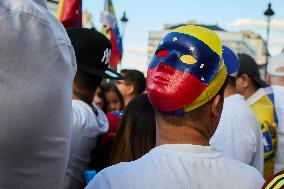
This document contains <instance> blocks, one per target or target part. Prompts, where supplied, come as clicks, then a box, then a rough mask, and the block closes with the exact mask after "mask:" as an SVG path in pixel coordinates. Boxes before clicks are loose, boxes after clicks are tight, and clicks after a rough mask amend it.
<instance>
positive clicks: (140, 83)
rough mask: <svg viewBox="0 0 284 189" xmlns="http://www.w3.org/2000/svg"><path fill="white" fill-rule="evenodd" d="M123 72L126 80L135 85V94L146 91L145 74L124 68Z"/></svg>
mask: <svg viewBox="0 0 284 189" xmlns="http://www.w3.org/2000/svg"><path fill="white" fill-rule="evenodd" d="M121 74H122V75H123V76H124V79H123V80H124V81H125V82H126V83H128V84H130V85H133V87H134V90H133V94H134V96H136V95H139V94H141V93H143V92H144V91H145V87H146V79H145V77H144V74H143V73H142V72H140V71H138V70H130V69H123V70H121Z"/></svg>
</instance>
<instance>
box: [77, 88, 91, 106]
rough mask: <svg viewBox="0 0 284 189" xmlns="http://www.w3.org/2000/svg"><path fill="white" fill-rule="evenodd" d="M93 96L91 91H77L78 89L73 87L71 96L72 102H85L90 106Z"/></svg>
mask: <svg viewBox="0 0 284 189" xmlns="http://www.w3.org/2000/svg"><path fill="white" fill-rule="evenodd" d="M93 96H94V92H92V91H87V90H85V91H84V90H79V89H78V88H76V87H73V95H72V99H73V100H82V101H84V102H86V103H87V104H92V102H93Z"/></svg>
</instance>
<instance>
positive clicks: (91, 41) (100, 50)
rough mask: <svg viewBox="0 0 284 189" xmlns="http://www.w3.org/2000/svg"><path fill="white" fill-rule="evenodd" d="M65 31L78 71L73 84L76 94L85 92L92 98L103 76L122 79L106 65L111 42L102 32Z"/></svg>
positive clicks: (76, 29) (82, 29)
mask: <svg viewBox="0 0 284 189" xmlns="http://www.w3.org/2000/svg"><path fill="white" fill-rule="evenodd" d="M67 33H68V36H69V38H70V40H71V43H72V45H73V47H74V50H75V54H76V61H77V67H78V71H77V73H76V76H75V79H74V86H75V87H76V90H77V92H78V94H79V92H80V93H85V92H86V93H88V95H86V94H85V95H84V96H88V98H89V99H92V98H93V97H92V96H91V95H93V93H94V92H95V90H96V88H97V87H98V86H99V84H100V82H101V81H102V79H103V78H109V79H122V76H121V75H120V74H118V73H117V72H115V71H114V70H112V69H110V68H109V67H108V66H109V60H110V55H111V44H110V41H109V40H108V39H107V38H106V37H105V36H104V35H103V34H101V33H100V32H98V31H96V30H93V29H86V28H75V29H67ZM73 91H74V90H73ZM81 96H83V95H81Z"/></svg>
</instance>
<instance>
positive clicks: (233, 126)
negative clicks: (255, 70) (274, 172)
mask: <svg viewBox="0 0 284 189" xmlns="http://www.w3.org/2000/svg"><path fill="white" fill-rule="evenodd" d="M223 59H224V62H225V65H226V66H227V68H228V72H229V74H230V75H228V83H227V86H226V88H225V92H224V97H225V100H224V106H223V111H222V115H221V119H220V122H219V126H218V128H217V130H216V132H215V134H214V135H213V137H212V138H211V139H210V145H211V146H213V147H214V148H216V149H217V150H218V151H220V152H223V154H224V155H225V156H227V157H230V158H233V159H235V160H238V161H241V162H243V163H245V164H248V165H251V166H253V167H255V168H256V169H257V170H258V171H259V172H260V173H261V174H262V173H263V142H262V132H261V129H260V126H259V124H258V122H257V120H256V118H255V116H254V114H253V112H252V111H251V109H250V108H249V106H248V105H247V103H246V101H245V99H244V97H243V96H241V95H239V94H237V92H236V84H235V80H236V79H235V78H236V75H237V71H238V68H239V65H240V63H239V60H238V57H237V55H236V54H235V53H234V52H233V50H231V49H230V47H229V46H227V45H223ZM232 65H238V66H232Z"/></svg>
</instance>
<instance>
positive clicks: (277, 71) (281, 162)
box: [267, 54, 284, 173]
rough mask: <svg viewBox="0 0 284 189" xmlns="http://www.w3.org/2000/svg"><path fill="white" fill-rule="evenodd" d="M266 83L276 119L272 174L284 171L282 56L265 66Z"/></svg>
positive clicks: (283, 60)
mask: <svg viewBox="0 0 284 189" xmlns="http://www.w3.org/2000/svg"><path fill="white" fill-rule="evenodd" d="M267 83H268V84H269V85H271V87H272V89H273V92H274V103H275V109H276V114H277V118H278V127H277V132H278V142H277V148H276V153H275V167H274V173H278V172H279V171H283V170H284V98H283V97H284V54H280V55H277V56H274V57H272V58H271V59H270V61H269V63H268V65H267Z"/></svg>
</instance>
